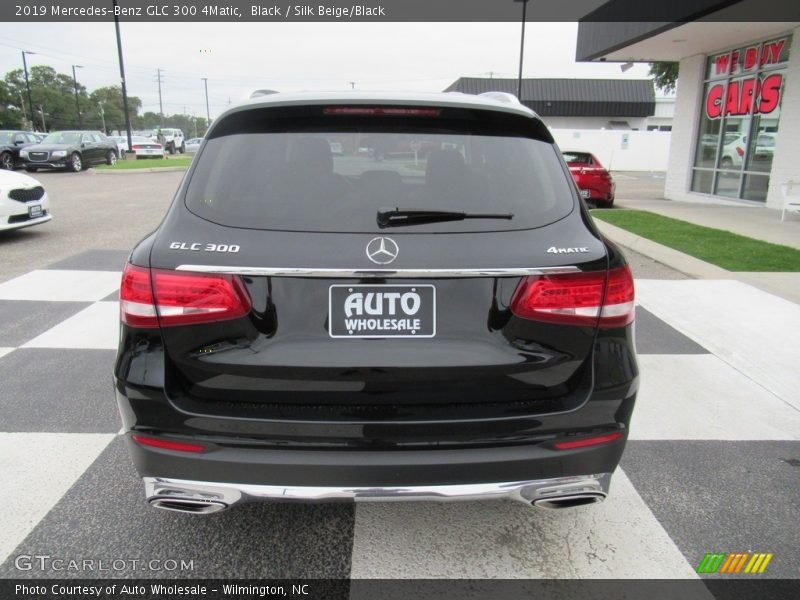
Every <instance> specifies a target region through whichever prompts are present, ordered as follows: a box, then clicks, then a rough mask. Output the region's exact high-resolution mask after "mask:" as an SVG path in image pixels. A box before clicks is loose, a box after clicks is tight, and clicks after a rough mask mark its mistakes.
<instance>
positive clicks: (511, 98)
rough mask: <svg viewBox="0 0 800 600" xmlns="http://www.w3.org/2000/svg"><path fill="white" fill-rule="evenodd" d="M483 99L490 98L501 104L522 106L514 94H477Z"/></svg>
mask: <svg viewBox="0 0 800 600" xmlns="http://www.w3.org/2000/svg"><path fill="white" fill-rule="evenodd" d="M478 96H481V97H483V98H491V99H492V100H497V101H498V102H503V103H505V104H522V102H520V101H519V98H517V97H516V96H515V95H514V94H511V93H509V92H483V93H482V94H478Z"/></svg>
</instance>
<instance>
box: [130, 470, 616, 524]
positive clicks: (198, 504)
mask: <svg viewBox="0 0 800 600" xmlns="http://www.w3.org/2000/svg"><path fill="white" fill-rule="evenodd" d="M610 479H611V474H610V473H603V474H600V475H588V476H577V477H561V478H556V479H549V480H538V481H528V482H516V483H489V484H469V485H445V486H430V487H410V488H363V489H362V488H359V489H347V488H328V487H325V488H314V487H283V486H268V485H252V484H241V485H237V484H228V483H205V482H197V481H182V480H168V479H161V478H153V477H146V478H145V480H144V481H145V494H146V497H147V501H148V502H149V503H150V506H152V507H153V508H158V509H161V510H168V511H172V512H180V513H188V514H193V515H209V514H212V513H217V512H220V511H223V510H226V509H228V508H230V507H231V506H233V505H234V504H237V503H240V502H249V501H258V500H267V501H268V500H273V501H318V502H319V501H322V502H325V501H342V500H345V501H347V500H349V501H356V502H364V501H369V502H391V501H398V500H416V501H455V500H482V499H500V498H509V499H511V500H516V501H518V502H523V503H524V504H525V505H526V506H532V507H535V508H541V509H548V510H561V509H565V508H577V507H581V506H587V505H590V504H596V503H598V502H602V501H603V500H605V498H606V496H607V495H608V487H609V483H610Z"/></svg>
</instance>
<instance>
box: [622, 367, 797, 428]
mask: <svg viewBox="0 0 800 600" xmlns="http://www.w3.org/2000/svg"><path fill="white" fill-rule="evenodd" d="M639 366H640V369H641V383H640V388H639V393H638V395H637V396H636V406H635V408H634V409H633V419H632V421H631V433H630V439H634V440H800V412H798V411H797V409H795V408H794V407H792V406H790V405H789V404H787V403H786V402H784V401H783V400H781V399H780V398H778V397H777V396H775V394H773V393H772V392H770V391H769V390H766V389H764V388H763V387H762V386H761V385H759V384H758V383H756V382H754V381H752V380H751V379H749V378H748V377H747V376H745V375H743V374H742V373H740V372H739V371H737V370H736V369H734V368H733V367H731V366H730V365H728V364H727V363H725V362H724V361H722V360H721V359H719V358H717V357H716V356H714V355H713V354H644V355H641V356H639Z"/></svg>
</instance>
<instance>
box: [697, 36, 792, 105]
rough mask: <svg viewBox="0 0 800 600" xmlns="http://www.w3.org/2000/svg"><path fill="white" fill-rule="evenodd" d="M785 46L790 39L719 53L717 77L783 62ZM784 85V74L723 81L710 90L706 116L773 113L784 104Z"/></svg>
mask: <svg viewBox="0 0 800 600" xmlns="http://www.w3.org/2000/svg"><path fill="white" fill-rule="evenodd" d="M785 45H786V39H782V40H777V41H774V42H767V43H765V44H758V45H755V46H750V47H748V48H745V49H744V50H741V49H740V50H733V51H732V52H726V53H725V54H719V55H717V56H715V57H713V58H712V63H713V71H714V76H716V77H718V76H732V75H739V74H746V72H747V71H753V70H756V69H757V68H759V67H763V66H765V65H770V64H776V63H778V62H780V55H781V51H782V50H783V47H784V46H785ZM726 84H727V91H726ZM782 87H783V74H782V73H770V74H767V75H764V76H759V75H754V76H753V77H746V78H743V79H735V80H731V81H728V82H724V81H722V82H720V83H717V84H715V85H712V86H711V87H710V88H709V89H708V91H707V92H706V102H705V106H706V115H707V116H708V118H709V119H719V118H720V117H721V116H723V114H724V115H727V116H746V115H750V114H761V115H766V114H769V113H771V112H772V111H774V110H775V109H776V108H777V107H778V106H779V105H780V100H781V90H782Z"/></svg>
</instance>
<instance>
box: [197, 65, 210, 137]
mask: <svg viewBox="0 0 800 600" xmlns="http://www.w3.org/2000/svg"><path fill="white" fill-rule="evenodd" d="M200 79H202V80H203V83H204V84H205V86H206V129H208V127H209V126H210V125H211V111H210V110H209V109H208V77H201V78H200Z"/></svg>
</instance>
